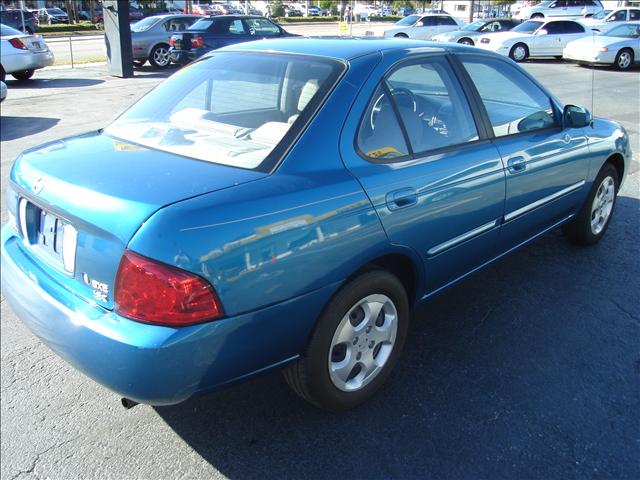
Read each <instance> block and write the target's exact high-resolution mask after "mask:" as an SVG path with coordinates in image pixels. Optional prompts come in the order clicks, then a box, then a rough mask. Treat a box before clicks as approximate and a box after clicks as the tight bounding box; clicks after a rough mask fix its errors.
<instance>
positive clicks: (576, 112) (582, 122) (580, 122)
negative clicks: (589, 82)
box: [562, 105, 591, 128]
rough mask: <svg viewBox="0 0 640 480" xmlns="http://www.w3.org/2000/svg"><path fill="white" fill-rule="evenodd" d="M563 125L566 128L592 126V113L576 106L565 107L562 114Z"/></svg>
mask: <svg viewBox="0 0 640 480" xmlns="http://www.w3.org/2000/svg"><path fill="white" fill-rule="evenodd" d="M562 123H563V125H564V127H565V128H582V127H586V126H588V125H590V124H591V112H590V111H589V110H587V109H586V108H583V107H578V106H576V105H565V107H564V111H563V112H562Z"/></svg>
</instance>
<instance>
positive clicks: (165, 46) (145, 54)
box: [131, 14, 202, 68]
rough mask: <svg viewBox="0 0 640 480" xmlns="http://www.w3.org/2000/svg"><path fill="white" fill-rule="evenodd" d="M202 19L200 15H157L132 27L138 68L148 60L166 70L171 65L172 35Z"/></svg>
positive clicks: (134, 52) (135, 59) (132, 42)
mask: <svg viewBox="0 0 640 480" xmlns="http://www.w3.org/2000/svg"><path fill="white" fill-rule="evenodd" d="M201 18H202V17H201V16H199V15H186V14H179V15H157V16H155V17H147V18H145V19H142V20H140V21H139V22H137V23H135V24H133V25H132V26H131V44H132V48H133V61H134V64H135V65H136V66H138V67H141V66H143V65H144V64H145V63H146V62H147V60H148V61H149V63H151V65H153V66H154V67H156V68H165V67H166V66H168V65H169V64H170V63H171V58H170V57H171V55H170V52H169V50H170V48H171V47H170V44H169V41H170V39H171V35H172V34H173V33H175V32H183V31H185V30H186V29H187V28H189V27H190V26H191V25H193V24H194V23H195V22H196V21H197V20H199V19H201Z"/></svg>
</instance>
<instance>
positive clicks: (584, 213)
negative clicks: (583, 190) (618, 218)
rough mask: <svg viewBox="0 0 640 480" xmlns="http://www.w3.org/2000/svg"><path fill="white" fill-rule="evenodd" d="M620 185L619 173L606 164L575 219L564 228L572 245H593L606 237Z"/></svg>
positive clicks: (563, 230)
mask: <svg viewBox="0 0 640 480" xmlns="http://www.w3.org/2000/svg"><path fill="white" fill-rule="evenodd" d="M618 183H619V179H618V171H617V170H616V168H615V167H614V166H613V165H612V164H610V163H608V162H607V163H605V164H604V166H603V167H602V169H601V170H600V172H599V173H598V176H597V177H596V179H595V181H594V182H593V186H592V187H591V191H590V192H589V195H588V196H587V199H586V200H585V202H584V205H582V208H581V209H580V211H579V212H578V214H577V215H576V217H575V219H573V220H572V221H571V222H569V223H566V224H565V225H564V226H563V227H562V232H563V233H564V234H565V236H566V237H567V239H568V240H569V241H570V242H571V243H575V244H577V245H593V244H594V243H597V242H598V241H600V239H601V238H602V237H603V236H604V234H605V232H606V231H607V228H608V227H609V223H610V220H611V217H612V215H613V209H614V207H615V205H616V195H617V194H618Z"/></svg>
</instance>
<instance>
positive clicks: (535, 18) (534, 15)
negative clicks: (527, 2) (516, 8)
mask: <svg viewBox="0 0 640 480" xmlns="http://www.w3.org/2000/svg"><path fill="white" fill-rule="evenodd" d="M543 18H544V15H543V14H541V13H534V14H533V15H531V20H541V19H543Z"/></svg>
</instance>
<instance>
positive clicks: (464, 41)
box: [458, 37, 475, 47]
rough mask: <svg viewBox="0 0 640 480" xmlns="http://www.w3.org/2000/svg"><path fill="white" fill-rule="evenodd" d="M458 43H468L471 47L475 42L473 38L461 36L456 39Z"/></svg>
mask: <svg viewBox="0 0 640 480" xmlns="http://www.w3.org/2000/svg"><path fill="white" fill-rule="evenodd" d="M458 43H460V44H462V45H469V46H471V47H473V46H474V45H475V43H473V40H471V39H470V38H467V37H465V38H461V39H460V40H458Z"/></svg>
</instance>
